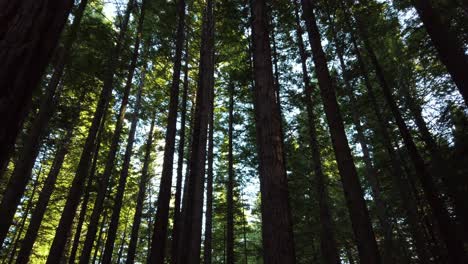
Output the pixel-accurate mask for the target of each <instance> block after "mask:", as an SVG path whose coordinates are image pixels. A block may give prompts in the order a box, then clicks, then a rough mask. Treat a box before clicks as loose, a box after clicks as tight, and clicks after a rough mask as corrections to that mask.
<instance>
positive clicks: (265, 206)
mask: <svg viewBox="0 0 468 264" xmlns="http://www.w3.org/2000/svg"><path fill="white" fill-rule="evenodd" d="M251 12H252V42H253V64H254V71H255V88H254V108H255V124H256V134H257V146H258V147H257V151H258V159H259V174H260V191H261V194H262V195H261V199H262V206H261V211H262V219H263V221H262V238H263V240H262V241H263V249H264V252H263V255H264V261H265V263H285V264H289V263H295V261H296V260H295V252H294V238H293V231H292V219H291V210H290V207H289V197H288V196H289V194H288V183H287V177H286V170H285V160H284V155H283V142H282V140H283V139H282V138H281V124H280V123H281V116H280V114H279V106H278V104H277V100H276V94H275V81H274V77H273V66H272V61H271V48H270V40H269V35H268V16H267V7H266V2H265V1H261V0H254V1H253V2H252V4H251Z"/></svg>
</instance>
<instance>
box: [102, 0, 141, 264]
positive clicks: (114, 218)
mask: <svg viewBox="0 0 468 264" xmlns="http://www.w3.org/2000/svg"><path fill="white" fill-rule="evenodd" d="M146 3H147V2H146V0H143V2H142V6H141V12H140V18H139V20H138V27H137V34H136V39H135V45H134V51H133V56H132V61H131V65H130V73H131V72H134V71H135V68H136V64H137V61H138V55H139V49H140V41H141V36H142V31H143V22H144V19H145V7H146ZM144 67H146V66H143V69H142V73H141V80H140V87H139V89H138V92H137V96H136V101H135V106H134V108H133V115H132V122H131V125H130V131H129V134H128V139H127V147H126V149H125V154H124V158H123V164H122V170H121V172H120V177H119V184H118V186H117V193H116V195H115V198H114V206H113V208H112V215H111V222H110V224H109V228H108V231H107V240H106V244H105V248H104V256H103V263H104V264H110V263H111V261H112V252H113V251H114V242H115V239H116V236H117V228H118V225H119V219H120V211H121V209H122V203H123V196H124V192H125V186H126V184H127V178H128V170H129V169H130V160H131V157H132V154H133V143H134V141H135V133H136V128H137V124H138V115H139V112H140V106H141V94H142V90H143V87H144V82H145V73H146V72H145V71H146V69H145V68H144ZM132 75H133V74H132ZM131 77H132V78H130V75H129V78H128V79H127V85H128V86H132V79H133V76H131ZM118 263H119V262H118Z"/></svg>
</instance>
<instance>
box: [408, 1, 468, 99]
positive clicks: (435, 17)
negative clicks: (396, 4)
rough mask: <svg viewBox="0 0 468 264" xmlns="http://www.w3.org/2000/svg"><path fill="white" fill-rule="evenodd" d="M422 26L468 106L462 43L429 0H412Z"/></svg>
mask: <svg viewBox="0 0 468 264" xmlns="http://www.w3.org/2000/svg"><path fill="white" fill-rule="evenodd" d="M412 2H413V5H414V7H415V8H416V11H417V12H418V14H419V17H420V18H421V20H422V22H423V24H424V27H425V28H426V30H427V33H428V34H429V37H430V38H431V40H432V44H434V47H435V48H436V50H437V54H438V55H439V59H440V60H441V61H442V63H443V64H444V65H445V66H446V67H447V70H448V72H449V74H450V75H451V76H452V80H453V81H454V82H455V85H456V86H457V87H458V90H459V91H460V94H461V95H462V96H463V99H464V100H465V104H466V105H467V106H468V74H467V69H468V57H467V56H466V54H465V49H464V47H463V45H462V44H461V43H460V42H459V41H458V39H457V37H456V36H454V35H453V34H452V33H451V32H450V29H449V28H448V25H447V24H444V23H443V22H442V20H441V17H440V14H439V13H438V11H437V10H436V9H435V8H434V7H433V6H432V4H431V1H429V0H412Z"/></svg>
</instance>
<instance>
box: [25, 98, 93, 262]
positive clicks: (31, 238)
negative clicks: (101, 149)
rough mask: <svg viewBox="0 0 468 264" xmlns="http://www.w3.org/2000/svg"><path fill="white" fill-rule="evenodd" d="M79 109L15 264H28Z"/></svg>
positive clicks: (57, 157)
mask: <svg viewBox="0 0 468 264" xmlns="http://www.w3.org/2000/svg"><path fill="white" fill-rule="evenodd" d="M83 97H84V93H82V96H81V98H80V100H79V101H80V102H81V101H82V99H83ZM78 105H79V103H78ZM80 108H81V107H80V106H78V109H75V113H74V117H73V118H72V120H70V121H69V123H68V124H67V125H66V127H65V130H66V131H67V133H66V135H65V136H64V138H63V139H62V140H61V141H60V143H59V144H60V145H59V147H58V150H57V153H56V154H55V158H54V161H53V163H52V167H51V169H50V171H49V174H48V175H47V178H46V180H45V182H44V186H43V187H42V190H41V193H40V195H39V199H38V201H37V204H36V207H35V209H34V212H33V214H32V216H31V219H30V221H29V226H28V230H27V231H26V235H25V237H24V239H23V242H22V244H21V250H20V252H19V254H18V258H17V259H16V263H17V264H19V263H21V264H23V263H28V261H29V256H30V254H31V250H32V247H33V245H34V242H35V241H36V238H37V232H38V231H39V227H40V226H41V223H42V219H43V217H44V214H45V211H46V208H47V205H48V204H49V200H50V197H51V195H52V192H53V191H54V189H55V182H56V181H57V177H58V175H59V173H60V170H61V168H62V164H63V161H64V159H65V155H66V154H67V153H68V150H69V146H70V143H71V140H72V136H73V126H74V125H75V124H76V122H77V121H78V119H79V114H80Z"/></svg>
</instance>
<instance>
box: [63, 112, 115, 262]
mask: <svg viewBox="0 0 468 264" xmlns="http://www.w3.org/2000/svg"><path fill="white" fill-rule="evenodd" d="M105 121H106V117H105V116H104V117H103V119H102V122H101V127H100V128H99V136H98V139H97V141H96V145H95V150H94V155H93V164H92V166H91V173H90V174H89V177H88V182H87V183H86V189H85V194H84V197H83V201H82V202H81V209H80V216H79V217H78V225H77V227H76V231H75V237H74V238H73V245H72V250H71V252H70V257H69V258H68V263H69V264H75V259H76V253H77V252H78V246H79V244H80V238H81V230H82V229H83V224H84V221H85V217H86V212H87V211H88V203H89V196H90V193H91V188H92V185H93V180H94V179H95V178H96V167H97V161H98V158H99V149H100V147H101V140H102V134H103V131H104V125H105V123H106V122H105Z"/></svg>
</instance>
